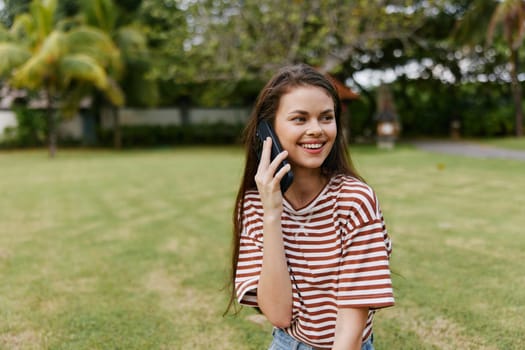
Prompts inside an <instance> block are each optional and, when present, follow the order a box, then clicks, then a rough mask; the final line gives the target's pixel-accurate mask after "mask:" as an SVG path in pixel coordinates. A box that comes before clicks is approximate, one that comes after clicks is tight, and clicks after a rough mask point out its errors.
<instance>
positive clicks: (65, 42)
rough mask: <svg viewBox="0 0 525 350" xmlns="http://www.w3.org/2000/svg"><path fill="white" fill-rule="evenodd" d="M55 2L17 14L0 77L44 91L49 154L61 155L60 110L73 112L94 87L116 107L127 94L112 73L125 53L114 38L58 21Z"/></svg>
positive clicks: (3, 48)
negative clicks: (115, 80) (58, 136)
mask: <svg viewBox="0 0 525 350" xmlns="http://www.w3.org/2000/svg"><path fill="white" fill-rule="evenodd" d="M56 10H57V6H56V1H54V0H48V1H38V0H35V1H33V2H32V3H31V5H30V9H29V11H30V12H29V13H22V14H19V15H18V16H16V17H15V20H14V23H13V25H12V27H11V28H10V39H9V40H4V41H2V42H0V75H2V76H5V77H7V79H8V80H7V82H8V84H9V85H11V86H13V87H15V88H23V89H28V90H31V91H39V92H40V93H41V96H42V98H43V99H44V100H45V102H46V103H45V104H46V111H47V113H46V115H47V120H48V125H49V128H48V130H49V131H48V133H49V135H48V143H49V155H50V157H54V156H55V153H56V141H57V125H56V115H55V114H56V113H55V112H56V110H57V108H58V110H60V111H61V112H62V114H63V115H65V116H68V115H72V114H74V112H76V111H77V110H78V108H79V106H80V102H81V100H82V99H83V98H84V97H86V96H88V95H89V94H90V93H91V92H92V90H93V88H96V89H97V90H99V91H101V92H102V93H103V94H104V95H105V96H106V97H107V98H108V99H110V100H111V101H113V103H114V104H116V105H121V104H122V103H123V94H122V91H121V90H120V89H119V87H118V86H117V85H116V84H115V82H114V81H113V80H112V79H111V78H110V76H109V75H108V74H107V71H112V70H114V71H118V70H120V58H119V56H120V53H119V51H118V49H117V48H116V47H115V46H114V45H113V43H112V41H111V39H110V38H108V37H107V36H106V35H105V34H104V33H103V32H101V31H100V30H97V29H95V28H92V27H89V26H72V25H71V21H70V20H64V21H58V22H57V21H56V20H55V18H56V17H55V16H56Z"/></svg>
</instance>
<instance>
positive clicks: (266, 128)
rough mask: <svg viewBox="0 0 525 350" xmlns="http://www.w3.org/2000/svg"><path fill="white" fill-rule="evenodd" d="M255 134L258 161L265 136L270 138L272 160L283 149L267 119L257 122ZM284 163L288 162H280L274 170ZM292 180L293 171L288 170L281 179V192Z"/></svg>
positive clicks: (286, 188)
mask: <svg viewBox="0 0 525 350" xmlns="http://www.w3.org/2000/svg"><path fill="white" fill-rule="evenodd" d="M256 134H257V138H258V142H257V144H258V149H257V156H258V158H259V161H260V159H261V153H262V143H263V141H264V140H266V138H267V137H271V139H272V152H271V156H270V159H271V160H274V159H275V157H277V155H278V154H279V153H281V152H282V151H283V148H282V146H281V143H280V142H279V139H278V138H277V135H275V132H274V131H273V128H272V126H271V125H270V123H268V121H266V120H263V121H261V122H259V124H258V125H257V132H256ZM286 164H288V162H287V161H286V160H284V161H283V162H281V164H279V166H278V167H277V170H276V172H277V171H279V170H280V169H281V168H282V167H283V166H285V165H286ZM292 181H293V173H292V171H291V170H290V171H289V172H288V173H286V174H285V175H284V177H283V178H282V179H281V193H283V194H284V193H285V192H286V190H288V188H289V187H290V185H291V184H292Z"/></svg>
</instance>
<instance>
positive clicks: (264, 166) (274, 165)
mask: <svg viewBox="0 0 525 350" xmlns="http://www.w3.org/2000/svg"><path fill="white" fill-rule="evenodd" d="M271 151H272V139H271V138H270V137H268V138H266V140H264V142H263V150H262V153H261V160H260V162H259V167H258V168H257V174H256V175H255V182H256V183H257V185H258V187H259V190H262V189H263V188H264V189H265V190H266V191H269V192H275V191H277V190H279V189H280V187H279V182H280V181H281V179H282V178H283V176H284V175H285V174H286V173H287V172H288V171H290V169H291V167H290V165H289V164H287V165H286V166H284V167H282V168H281V169H279V171H277V169H278V167H279V165H280V164H281V163H282V162H283V161H284V160H285V159H286V157H288V152H287V151H283V152H281V153H279V154H278V155H277V157H275V159H274V160H271ZM266 191H264V192H266Z"/></svg>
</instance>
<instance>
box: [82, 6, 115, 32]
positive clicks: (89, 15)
mask: <svg viewBox="0 0 525 350" xmlns="http://www.w3.org/2000/svg"><path fill="white" fill-rule="evenodd" d="M83 7H84V11H83V12H84V15H85V17H86V20H87V23H88V24H90V25H92V26H94V27H97V28H100V29H102V30H103V31H105V32H106V33H111V32H113V29H114V28H115V27H116V23H117V16H118V13H117V12H118V9H117V7H116V6H115V5H114V4H113V1H111V0H89V1H84V2H83Z"/></svg>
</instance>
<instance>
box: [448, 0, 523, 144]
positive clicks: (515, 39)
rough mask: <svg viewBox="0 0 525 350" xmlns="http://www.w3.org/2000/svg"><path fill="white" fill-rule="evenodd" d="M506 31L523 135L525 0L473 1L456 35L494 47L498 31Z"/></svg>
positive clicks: (462, 41) (517, 121)
mask: <svg viewBox="0 0 525 350" xmlns="http://www.w3.org/2000/svg"><path fill="white" fill-rule="evenodd" d="M500 28H501V29H502V32H503V38H504V40H505V43H506V45H507V46H508V48H509V62H508V64H509V73H510V77H511V88H512V95H513V100H514V108H515V113H516V114H515V124H516V126H515V129H516V130H515V132H516V136H523V108H522V102H521V100H522V89H521V84H520V82H519V79H518V66H519V54H518V52H519V48H520V47H521V45H522V44H523V36H524V34H525V1H524V0H501V1H495V0H492V1H487V0H474V1H472V2H471V3H470V4H469V6H468V8H467V11H466V13H465V15H464V16H463V17H462V18H461V20H460V21H459V23H458V26H457V27H456V28H455V30H454V32H453V38H454V39H455V40H456V41H457V42H458V43H460V44H470V45H472V44H476V43H479V42H481V41H485V42H486V43H487V44H492V42H493V39H494V37H495V36H496V31H497V29H500Z"/></svg>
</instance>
